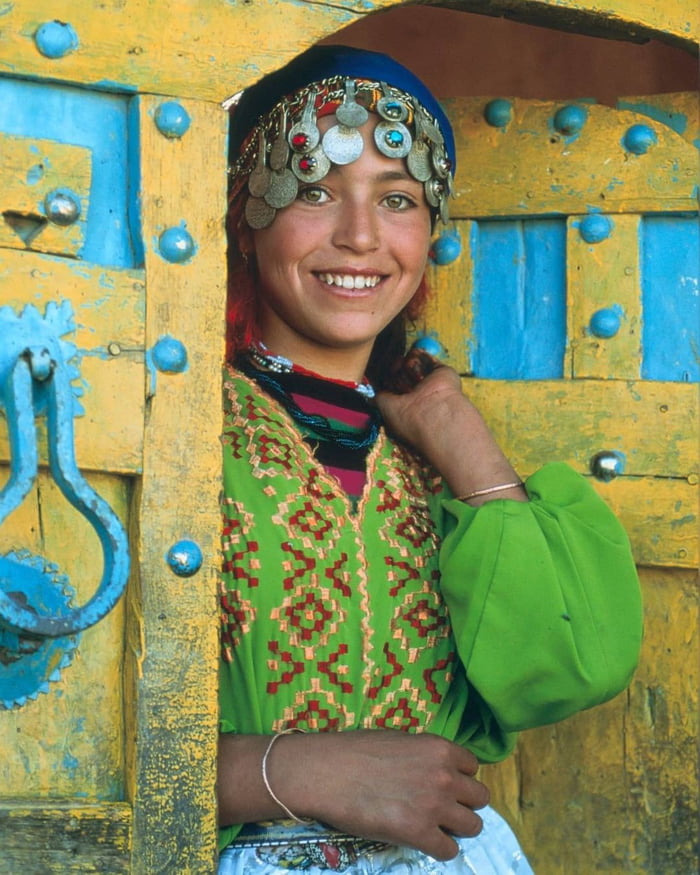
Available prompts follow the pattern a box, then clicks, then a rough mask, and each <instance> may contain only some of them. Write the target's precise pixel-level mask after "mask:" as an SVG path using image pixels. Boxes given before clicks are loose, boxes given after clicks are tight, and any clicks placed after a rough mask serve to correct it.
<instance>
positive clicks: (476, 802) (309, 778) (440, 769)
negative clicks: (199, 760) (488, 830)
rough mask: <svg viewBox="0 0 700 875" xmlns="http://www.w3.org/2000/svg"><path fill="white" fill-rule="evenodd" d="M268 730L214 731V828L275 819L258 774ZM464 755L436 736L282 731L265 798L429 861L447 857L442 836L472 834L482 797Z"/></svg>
mask: <svg viewBox="0 0 700 875" xmlns="http://www.w3.org/2000/svg"><path fill="white" fill-rule="evenodd" d="M271 738H272V736H264V735H220V736H219V758H218V799H219V821H220V823H221V825H222V826H225V825H227V824H230V823H245V822H249V821H256V820H266V819H273V818H279V817H284V816H285V813H284V811H282V810H281V809H280V807H279V806H278V805H277V803H275V802H274V800H273V799H272V798H271V797H270V795H269V793H268V792H267V790H266V788H265V785H264V782H263V779H262V767H261V764H262V758H263V755H264V753H265V750H266V749H267V746H268V745H269V743H270V740H271ZM477 767H478V763H477V760H476V758H475V757H474V756H473V755H472V754H471V753H469V751H467V750H465V749H463V748H461V747H459V746H458V745H456V744H453V743H452V742H450V741H447V740H446V739H444V738H441V737H439V736H437V735H430V734H427V733H426V734H419V735H412V734H408V733H404V732H399V731H394V730H356V731H348V732H323V733H313V734H311V733H310V734H305V735H301V734H299V735H297V734H294V735H285V736H284V737H283V738H279V739H278V740H277V741H276V742H275V745H274V747H273V749H272V751H271V753H270V756H269V758H268V763H267V775H268V779H269V781H270V785H271V786H272V788H273V789H274V792H275V794H276V795H277V796H278V797H279V798H280V799H281V800H282V801H283V802H284V803H285V805H286V806H287V807H288V808H289V809H290V810H291V811H293V812H294V814H296V815H297V816H298V817H311V818H314V819H315V820H319V821H321V822H323V823H327V824H329V825H331V826H333V827H335V828H336V829H339V830H342V831H343V832H346V833H349V834H350V835H357V836H361V837H363V838H370V839H375V840H378V841H384V842H388V843H390V844H397V845H405V846H409V847H415V848H418V849H419V850H421V851H423V852H425V853H426V854H429V855H430V856H432V857H435V858H437V859H439V860H447V859H450V858H452V857H454V855H455V854H456V853H457V846H456V843H455V841H454V839H453V838H452V837H451V836H452V835H456V836H474V835H477V834H478V833H479V832H480V830H481V819H480V818H479V816H478V815H477V814H475V813H474V809H478V808H482V807H483V806H484V805H486V804H487V803H488V798H489V794H488V790H487V788H486V787H485V786H484V785H483V784H481V783H480V782H479V781H477V780H476V779H475V778H474V775H475V774H476V770H477Z"/></svg>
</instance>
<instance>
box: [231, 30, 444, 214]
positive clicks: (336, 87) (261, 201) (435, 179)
mask: <svg viewBox="0 0 700 875" xmlns="http://www.w3.org/2000/svg"><path fill="white" fill-rule="evenodd" d="M224 107H225V108H226V109H228V110H229V111H230V113H231V128H230V135H229V154H230V156H231V162H232V164H231V167H230V171H229V172H230V175H231V186H232V190H231V195H232V196H235V195H237V194H239V193H240V192H241V191H242V190H244V188H246V187H247V191H246V194H247V201H246V205H245V218H246V222H247V223H248V225H249V226H250V227H251V228H254V229H262V228H267V227H269V226H270V225H271V224H272V222H273V220H274V218H275V215H276V213H277V210H279V209H282V208H283V207H286V206H288V205H289V204H291V203H292V202H293V201H294V200H295V199H296V197H297V193H298V191H299V186H300V185H303V184H305V183H315V182H319V181H321V180H322V179H323V178H324V177H325V176H326V174H327V173H328V172H329V170H330V169H331V166H332V165H333V164H336V165H338V164H340V165H342V164H351V163H352V162H353V161H356V160H357V159H358V158H359V157H360V155H361V154H362V150H363V148H364V141H363V139H362V135H361V133H360V131H359V128H360V127H362V125H363V124H364V123H365V122H366V121H367V119H368V117H369V115H368V114H369V113H370V112H374V113H376V114H377V115H378V116H379V119H380V121H379V122H378V124H377V125H376V127H375V129H374V142H375V145H376V147H377V149H378V150H379V151H380V152H381V153H382V154H383V155H386V156H388V157H390V158H401V159H405V161H406V167H407V168H408V172H409V173H410V174H411V176H412V177H413V178H414V179H416V180H417V181H419V182H420V183H422V185H423V188H424V191H425V197H426V200H427V202H428V204H429V206H430V208H431V212H432V215H433V221H435V220H436V219H437V218H439V219H441V220H442V221H443V222H445V223H446V222H447V220H448V207H447V200H448V197H449V195H450V193H451V190H452V177H453V172H454V167H455V146H454V136H453V133H452V128H451V126H450V123H449V121H448V119H447V116H446V115H445V113H444V111H443V110H442V108H441V107H440V104H439V103H438V101H437V100H436V99H435V98H434V97H433V95H432V94H431V93H430V91H429V90H428V89H427V88H426V86H425V85H424V84H423V83H422V82H421V81H420V80H419V79H418V78H417V77H416V76H415V75H414V74H413V73H411V72H410V70H407V69H406V68H405V67H403V66H402V65H401V64H399V63H397V62H396V61H394V60H393V59H392V58H389V57H388V56H387V55H383V54H379V53H377V52H369V51H365V50H363V49H354V48H350V47H348V46H314V47H313V48H311V49H309V50H308V51H307V52H304V54H302V55H300V56H299V57H298V58H295V59H294V60H293V61H292V62H291V63H290V64H288V65H287V66H286V67H284V68H282V69H281V70H278V71H276V72H274V73H271V74H270V75H268V76H266V77H264V78H263V79H261V80H260V82H258V83H257V84H255V85H253V86H251V87H250V88H248V89H246V90H245V91H244V92H241V93H240V94H238V95H234V97H232V98H229V100H227V101H224ZM333 113H334V114H335V124H334V125H333V126H332V127H330V128H329V129H328V130H326V132H325V133H323V134H322V133H321V131H320V130H319V128H318V124H317V122H318V119H319V118H320V117H322V116H324V115H330V114H333Z"/></svg>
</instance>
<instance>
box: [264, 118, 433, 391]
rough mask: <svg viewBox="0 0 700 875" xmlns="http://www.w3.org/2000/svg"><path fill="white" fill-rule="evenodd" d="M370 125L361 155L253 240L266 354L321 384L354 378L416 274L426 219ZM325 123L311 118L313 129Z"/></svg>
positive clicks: (426, 240)
mask: <svg viewBox="0 0 700 875" xmlns="http://www.w3.org/2000/svg"><path fill="white" fill-rule="evenodd" d="M377 121H378V118H377V116H375V115H374V114H370V119H369V121H368V122H367V123H366V124H365V125H364V126H363V127H362V128H361V129H360V131H361V133H362V136H363V139H364V149H363V152H362V155H361V156H360V157H359V158H358V159H357V160H356V161H354V162H352V163H351V164H346V165H342V166H337V165H333V167H332V168H331V170H330V172H329V173H328V174H327V175H326V176H325V177H324V178H323V179H322V180H321V181H320V182H317V183H313V184H302V185H301V186H300V191H299V195H298V197H297V199H296V200H295V201H294V202H293V203H292V204H290V205H289V206H288V207H285V208H284V209H281V210H279V211H278V213H277V216H276V218H275V220H274V221H273V222H272V224H271V225H270V227H269V228H265V229H264V230H261V231H255V232H254V233H253V245H254V249H255V254H256V260H257V265H258V271H259V294H260V296H261V302H262V312H261V320H260V329H261V331H260V334H261V338H262V340H263V342H264V343H265V344H266V345H267V347H268V348H269V349H270V350H271V351H272V352H274V353H276V354H278V355H284V356H287V357H288V358H291V359H292V360H293V361H294V362H296V363H297V364H299V365H302V366H303V367H306V368H308V369H310V370H313V371H316V372H318V373H321V374H324V375H325V376H329V377H339V378H343V379H359V378H361V377H362V375H363V373H364V369H365V367H366V364H367V361H368V359H369V355H370V353H371V351H372V346H373V344H374V341H375V338H376V337H377V335H378V334H379V332H380V331H381V330H382V329H383V328H384V327H386V325H388V324H389V322H391V320H392V319H393V318H394V317H395V316H397V315H398V314H399V313H400V312H401V311H402V310H403V308H404V307H405V306H406V304H407V303H408V302H409V301H410V300H411V298H412V297H413V294H414V293H415V291H416V289H417V288H418V285H419V283H420V281H421V279H422V277H423V273H424V271H425V267H426V264H427V259H428V249H429V246H430V228H431V218H430V211H429V208H428V205H427V203H426V201H425V195H424V192H423V186H422V185H421V183H420V182H417V181H416V180H415V179H413V178H412V177H411V175H410V174H409V173H408V170H407V169H406V166H405V162H404V161H403V160H399V159H396V158H388V157H386V156H384V155H382V154H381V153H380V152H379V151H378V150H377V148H376V146H375V145H374V140H373V130H374V127H375V125H376V124H377ZM334 123H335V117H334V116H328V117H325V118H323V119H319V128H322V129H323V128H327V127H329V126H330V125H332V124H334Z"/></svg>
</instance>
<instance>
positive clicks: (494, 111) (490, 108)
mask: <svg viewBox="0 0 700 875" xmlns="http://www.w3.org/2000/svg"><path fill="white" fill-rule="evenodd" d="M512 117H513V104H512V103H511V102H510V100H505V99H504V98H503V97H498V98H496V100H490V101H489V102H488V103H487V104H486V106H485V107H484V118H485V119H486V122H487V124H489V125H491V127H492V128H504V127H505V126H506V125H507V124H508V122H509V121H510V120H511V118H512Z"/></svg>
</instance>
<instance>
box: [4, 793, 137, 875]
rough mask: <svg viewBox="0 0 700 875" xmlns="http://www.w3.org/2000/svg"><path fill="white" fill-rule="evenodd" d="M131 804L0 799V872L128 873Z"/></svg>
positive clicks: (34, 874)
mask: <svg viewBox="0 0 700 875" xmlns="http://www.w3.org/2000/svg"><path fill="white" fill-rule="evenodd" d="M130 832H131V809H130V807H129V806H128V805H125V804H123V803H122V804H113V805H84V804H80V803H55V802H52V803H46V802H39V803H36V804H34V805H31V806H30V805H28V804H26V803H17V802H15V801H13V800H3V801H2V802H0V837H2V854H0V873H2V875H17V873H19V872H21V873H22V875H46V873H49V872H55V873H58V872H60V873H89V872H94V873H99V875H104V873H107V872H108V873H110V875H122V873H123V875H127V873H129V872H130V867H129V857H130Z"/></svg>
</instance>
